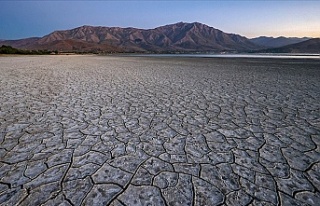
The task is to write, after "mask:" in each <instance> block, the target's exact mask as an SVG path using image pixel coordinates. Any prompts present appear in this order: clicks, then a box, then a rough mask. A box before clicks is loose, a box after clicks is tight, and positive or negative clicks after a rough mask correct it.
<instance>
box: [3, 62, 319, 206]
mask: <svg viewBox="0 0 320 206" xmlns="http://www.w3.org/2000/svg"><path fill="white" fill-rule="evenodd" d="M0 97H1V98H0V205H41V204H42V205H199V206H200V205H319V203H320V193H319V191H320V111H319V110H320V109H319V107H320V61H319V60H284V59H249V58H243V59H232V58H169V57H166V58H165V57H163V58H152V57H115V56H27V57H26V56H13V57H8V56H6V57H0Z"/></svg>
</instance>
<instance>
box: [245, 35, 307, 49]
mask: <svg viewBox="0 0 320 206" xmlns="http://www.w3.org/2000/svg"><path fill="white" fill-rule="evenodd" d="M309 39H311V38H308V37H303V38H298V37H283V36H281V37H277V38H274V37H266V36H260V37H257V38H252V39H250V41H251V42H252V43H254V44H257V45H260V46H264V47H266V48H276V47H282V46H287V45H290V44H296V43H300V42H303V41H306V40H309Z"/></svg>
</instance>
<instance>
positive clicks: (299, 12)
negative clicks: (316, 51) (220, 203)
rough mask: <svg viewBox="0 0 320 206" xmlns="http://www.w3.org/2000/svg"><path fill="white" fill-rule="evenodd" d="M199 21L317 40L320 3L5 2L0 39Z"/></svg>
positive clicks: (240, 0) (247, 33) (258, 33)
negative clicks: (77, 29)
mask: <svg viewBox="0 0 320 206" xmlns="http://www.w3.org/2000/svg"><path fill="white" fill-rule="evenodd" d="M180 21H183V22H196V21H197V22H201V23H204V24H207V25H209V26H212V27H214V28H217V29H220V30H222V31H224V32H227V33H236V34H240V35H243V36H246V37H249V38H251V37H257V36H274V37H277V36H287V37H294V36H296V37H304V36H307V37H320V1H317V0H314V1H297V0H296V1H289V0H282V1H277V0H273V1H270V0H269V1H268V0H256V1H254V0H251V1H244V0H238V1H231V0H225V1H222V0H220V1H219V0H211V1H199V0H194V1H191V0H189V1H182V0H176V1H162V0H157V1H130V0H127V1H89V0H88V1H49V0H48V1H14V0H13V1H3V0H0V39H18V38H26V37H32V36H39V37H40V36H44V35H46V34H49V33H51V32H52V31H54V30H65V29H72V28H75V27H79V26H82V25H92V26H119V27H136V28H145V29H147V28H149V29H150V28H155V27H157V26H162V25H166V24H171V23H176V22H180Z"/></svg>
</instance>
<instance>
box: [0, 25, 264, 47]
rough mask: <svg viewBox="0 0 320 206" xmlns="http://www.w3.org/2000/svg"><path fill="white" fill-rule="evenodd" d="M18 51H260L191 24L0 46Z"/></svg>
mask: <svg viewBox="0 0 320 206" xmlns="http://www.w3.org/2000/svg"><path fill="white" fill-rule="evenodd" d="M0 44H6V45H10V46H14V47H16V48H22V49H48V50H60V51H106V52H110V51H116V52H119V51H125V52H147V51H148V52H168V51H182V52H188V51H199V52H205V51H249V50H255V49H259V48H260V49H261V47H260V46H257V45H255V44H254V43H252V42H251V41H249V40H248V39H247V38H246V37H243V36H240V35H236V34H227V33H224V32H222V31H220V30H218V29H215V28H213V27H209V26H207V25H204V24H201V23H198V22H194V23H183V22H180V23H176V24H171V25H166V26H161V27H157V28H155V29H137V28H120V27H94V26H81V27H78V28H75V29H71V30H64V31H55V32H52V33H51V34H48V35H46V36H44V37H42V38H31V39H23V40H11V41H4V42H0Z"/></svg>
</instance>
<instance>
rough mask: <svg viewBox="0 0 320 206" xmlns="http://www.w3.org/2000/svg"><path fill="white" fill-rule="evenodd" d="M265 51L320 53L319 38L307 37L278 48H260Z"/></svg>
mask: <svg viewBox="0 0 320 206" xmlns="http://www.w3.org/2000/svg"><path fill="white" fill-rule="evenodd" d="M260 52H267V53H310V54H311V53H312V54H320V38H314V39H309V40H307V41H303V42H300V43H296V44H291V45H287V46H283V47H278V48H271V49H265V50H261V51H260Z"/></svg>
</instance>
